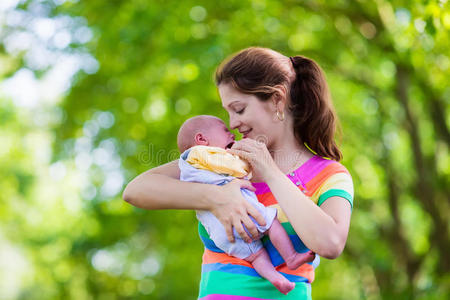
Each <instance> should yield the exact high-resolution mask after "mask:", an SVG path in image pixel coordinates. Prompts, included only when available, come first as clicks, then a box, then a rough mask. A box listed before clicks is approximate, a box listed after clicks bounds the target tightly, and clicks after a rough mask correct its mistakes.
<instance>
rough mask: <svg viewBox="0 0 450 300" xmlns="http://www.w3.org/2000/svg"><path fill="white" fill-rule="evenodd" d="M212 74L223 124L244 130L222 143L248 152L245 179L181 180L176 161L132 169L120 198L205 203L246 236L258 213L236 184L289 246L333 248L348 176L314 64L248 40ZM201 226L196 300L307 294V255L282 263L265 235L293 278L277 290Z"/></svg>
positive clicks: (345, 210) (347, 204) (347, 209)
mask: <svg viewBox="0 0 450 300" xmlns="http://www.w3.org/2000/svg"><path fill="white" fill-rule="evenodd" d="M216 83H217V86H218V89H219V93H220V97H221V100H222V106H223V107H224V108H225V109H226V110H227V112H228V114H229V117H230V127H231V128H232V129H238V130H239V132H241V133H242V134H243V139H242V140H241V141H237V142H235V143H234V145H233V146H232V148H231V149H230V150H229V151H230V152H231V153H233V154H237V155H239V156H241V157H243V158H244V159H246V160H247V161H249V163H250V164H251V166H252V168H253V174H254V177H253V178H252V181H253V185H252V184H250V183H249V182H247V181H244V180H235V181H232V182H231V183H229V184H227V185H224V186H215V185H205V184H199V183H188V182H181V181H179V180H178V179H179V169H178V166H177V162H176V161H174V162H170V163H168V164H165V165H162V166H159V167H156V168H154V169H151V170H149V171H147V172H145V173H143V174H141V175H139V176H138V177H136V178H135V179H134V180H133V181H132V182H131V183H130V184H129V185H128V186H127V187H126V189H125V191H124V199H125V200H126V201H127V202H129V203H131V204H133V205H135V206H137V207H141V208H146V209H199V210H209V211H211V212H212V213H213V214H214V215H216V216H217V218H218V219H219V220H220V221H221V222H222V224H223V225H224V227H225V229H226V231H227V235H228V237H229V239H230V241H232V240H233V234H232V230H233V228H234V229H235V230H236V231H237V232H238V233H239V235H240V236H241V237H242V238H243V239H245V240H247V241H250V239H251V237H250V235H249V234H247V232H246V230H244V227H245V228H246V229H247V231H248V232H249V233H250V234H251V235H252V236H253V235H254V236H257V231H256V228H255V226H254V223H253V221H252V220H251V218H250V217H249V215H250V216H252V217H253V218H254V219H255V220H256V221H257V222H258V223H262V224H263V223H264V220H263V219H262V217H261V216H260V215H259V214H258V213H257V212H256V211H255V209H254V208H253V207H252V206H251V205H249V204H248V203H247V202H246V201H245V200H244V198H243V197H242V196H241V192H240V188H250V189H253V190H255V189H256V191H255V192H256V194H257V196H258V200H259V201H260V202H261V203H263V204H264V205H265V206H273V207H276V208H277V209H278V218H279V220H280V222H281V223H282V224H283V226H284V228H285V229H286V231H287V232H288V234H289V235H290V238H291V240H292V242H293V243H294V245H295V247H296V250H297V251H299V252H306V251H308V250H309V249H310V250H312V251H313V252H315V253H316V254H317V255H319V256H322V257H325V258H329V259H334V258H336V257H338V256H339V255H340V253H341V252H342V250H343V249H344V246H345V243H346V240H347V234H348V229H349V226H350V216H351V209H352V205H353V184H352V180H351V177H350V175H349V173H348V172H347V170H346V169H345V168H344V167H343V166H342V165H341V164H340V163H338V161H339V160H340V159H341V152H340V151H339V149H338V147H337V146H336V144H335V142H334V133H335V127H336V117H335V114H334V112H333V107H332V104H331V100H330V97H329V94H328V88H327V84H326V81H325V78H324V75H323V73H322V71H321V69H320V68H319V66H318V65H317V64H316V63H315V62H314V61H312V60H310V59H308V58H305V57H301V56H295V57H285V56H283V55H282V54H280V53H278V52H276V51H273V50H270V49H265V48H248V49H244V50H242V51H241V52H239V53H237V54H236V55H234V56H233V57H231V59H229V60H228V61H226V62H225V63H224V64H222V66H221V67H219V69H218V70H217V72H216ZM310 149H311V150H312V151H313V152H312V151H310ZM324 157H326V158H328V159H325V158H324ZM285 174H288V175H285ZM252 186H253V187H254V188H253V187H252ZM199 231H200V236H201V238H202V240H203V242H204V244H205V252H204V254H203V263H202V279H201V282H200V293H199V298H200V299H208V300H210V299H248V298H245V297H253V299H255V298H256V299H257V298H264V299H310V298H311V288H310V283H311V282H312V281H313V280H314V267H313V266H312V265H311V264H304V265H302V266H301V267H300V268H298V269H297V270H289V269H287V268H286V266H285V264H283V261H282V259H281V258H280V256H279V254H278V253H277V252H276V250H274V248H273V246H272V244H271V243H270V240H268V239H266V240H263V242H264V245H265V247H266V249H267V251H268V252H269V254H270V256H271V259H272V262H273V264H274V265H275V266H277V270H278V271H280V272H282V273H284V274H285V276H286V277H287V278H288V279H289V280H291V281H293V282H295V283H296V287H295V289H294V290H293V291H292V292H290V293H289V294H288V295H287V296H284V295H282V294H281V293H279V292H278V291H277V290H276V289H275V288H274V287H273V286H272V285H271V284H270V283H269V282H268V281H266V280H264V279H262V278H261V277H259V276H258V275H257V274H256V272H254V270H253V269H252V268H251V265H250V264H248V263H246V262H245V261H242V260H239V259H237V258H233V257H230V256H227V255H226V254H224V253H221V252H220V250H218V249H217V248H216V247H215V245H214V243H212V241H211V240H210V239H209V238H208V235H207V233H206V232H205V231H204V229H203V228H202V227H201V226H199Z"/></svg>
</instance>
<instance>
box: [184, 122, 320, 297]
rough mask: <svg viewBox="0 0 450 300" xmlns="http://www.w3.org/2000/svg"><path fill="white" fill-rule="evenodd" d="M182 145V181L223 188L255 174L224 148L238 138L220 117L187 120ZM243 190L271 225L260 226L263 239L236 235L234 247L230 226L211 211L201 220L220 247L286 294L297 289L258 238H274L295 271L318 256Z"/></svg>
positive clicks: (200, 214) (202, 214) (202, 213)
mask: <svg viewBox="0 0 450 300" xmlns="http://www.w3.org/2000/svg"><path fill="white" fill-rule="evenodd" d="M177 142H178V148H179V150H180V152H181V153H182V154H181V156H180V160H179V167H180V171H181V174H180V179H181V180H183V181H192V182H201V183H209V184H216V185H223V184H226V183H228V182H230V181H231V180H233V179H235V178H236V177H238V178H243V177H246V178H247V179H248V177H249V176H251V175H250V167H249V165H248V164H247V163H246V162H245V161H244V160H242V159H240V158H239V157H238V156H236V155H232V154H230V153H228V152H227V151H226V150H225V149H227V148H230V147H231V146H232V145H233V143H234V135H233V134H231V133H230V132H229V131H228V128H227V126H226V125H225V124H224V122H223V121H222V120H221V119H219V118H217V117H214V116H208V115H201V116H196V117H193V118H190V119H188V120H187V121H186V122H185V123H184V124H183V125H182V126H181V128H180V130H179V132H178V138H177ZM241 192H242V195H243V196H244V198H245V199H246V200H247V201H249V202H250V203H251V204H252V205H253V206H254V207H255V208H256V209H257V210H258V211H259V212H260V213H261V215H262V216H263V217H264V219H265V221H266V226H261V225H259V224H257V223H256V222H255V225H256V227H257V229H258V231H259V232H260V236H259V237H257V238H258V239H256V240H253V241H252V242H251V243H246V242H245V241H244V240H242V238H241V237H240V236H239V235H238V234H237V232H236V231H234V236H235V243H230V242H229V241H228V238H227V236H226V232H225V228H224V227H223V225H222V224H221V223H220V221H219V220H218V219H217V218H216V217H215V216H214V215H213V214H212V213H211V212H209V211H197V212H196V214H197V218H198V220H199V221H200V222H201V223H202V225H203V226H204V227H205V229H206V231H207V232H208V234H209V236H210V238H211V239H212V240H213V242H214V244H215V245H216V246H217V247H218V248H219V249H221V250H222V251H224V252H225V253H227V254H228V255H232V256H235V257H238V258H240V259H244V260H245V261H247V262H249V263H251V264H252V266H253V267H254V269H255V270H256V272H258V274H260V275H261V276H262V277H264V278H266V279H267V280H269V281H270V282H271V283H272V284H273V285H274V286H275V287H276V288H277V289H278V290H279V291H280V292H281V293H283V294H287V293H289V292H290V291H291V290H292V289H293V288H294V287H295V283H293V282H290V281H289V280H288V279H286V278H285V277H284V276H283V275H282V274H281V273H279V272H277V271H276V270H275V267H274V266H273V265H272V262H271V260H270V257H269V255H268V254H267V252H266V250H265V248H264V247H263V245H262V243H261V241H260V240H259V238H261V236H262V235H263V234H268V235H269V238H270V240H271V242H272V243H273V245H274V246H275V248H276V249H277V250H278V252H279V253H280V255H281V257H282V258H283V259H284V261H285V262H286V265H287V267H288V268H289V269H296V268H298V267H299V266H300V265H302V264H304V263H306V262H310V261H312V260H313V259H314V256H315V255H314V253H313V252H311V251H309V252H306V253H298V252H296V251H295V249H294V247H293V245H292V243H291V241H290V239H289V236H288V235H287V233H286V231H285V230H284V228H283V226H282V225H281V224H280V222H279V221H278V219H277V218H276V214H277V211H276V209H275V208H271V207H265V206H264V205H262V204H261V203H259V202H258V199H257V197H256V195H255V193H253V192H252V191H250V190H248V189H241ZM253 238H254V239H255V237H253Z"/></svg>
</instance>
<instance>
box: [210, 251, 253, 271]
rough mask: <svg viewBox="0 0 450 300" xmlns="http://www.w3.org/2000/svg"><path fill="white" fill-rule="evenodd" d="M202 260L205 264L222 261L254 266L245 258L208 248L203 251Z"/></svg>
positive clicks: (223, 262)
mask: <svg viewBox="0 0 450 300" xmlns="http://www.w3.org/2000/svg"><path fill="white" fill-rule="evenodd" d="M202 261H203V264H214V263H221V264H233V265H241V266H246V267H250V268H253V267H252V265H251V264H250V263H249V262H246V261H245V260H243V259H239V258H237V257H233V256H229V255H228V254H226V253H218V252H214V251H211V250H208V249H205V252H204V253H203V258H202Z"/></svg>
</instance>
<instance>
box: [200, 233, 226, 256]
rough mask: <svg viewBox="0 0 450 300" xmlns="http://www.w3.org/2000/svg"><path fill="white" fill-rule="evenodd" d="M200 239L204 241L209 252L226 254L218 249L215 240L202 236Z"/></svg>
mask: <svg viewBox="0 0 450 300" xmlns="http://www.w3.org/2000/svg"><path fill="white" fill-rule="evenodd" d="M200 238H201V239H202V242H203V244H204V245H205V248H206V249H208V250H211V251H213V252H218V253H225V252H224V251H222V250H221V249H220V248H218V247H217V246H216V244H214V242H213V240H211V239H208V238H207V237H204V236H202V235H200Z"/></svg>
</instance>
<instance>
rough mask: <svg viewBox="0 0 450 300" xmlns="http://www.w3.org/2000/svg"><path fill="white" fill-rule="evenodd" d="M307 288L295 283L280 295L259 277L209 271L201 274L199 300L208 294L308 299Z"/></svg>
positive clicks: (304, 285) (302, 283) (303, 284)
mask: <svg viewBox="0 0 450 300" xmlns="http://www.w3.org/2000/svg"><path fill="white" fill-rule="evenodd" d="M310 293H311V292H310V289H309V286H308V285H307V284H306V283H304V282H297V283H296V286H295V288H294V289H293V290H292V291H291V292H290V293H289V294H288V295H286V296H285V295H283V294H282V293H280V292H279V291H278V290H277V289H276V288H275V287H274V286H273V285H272V284H271V283H270V282H269V281H268V280H266V279H264V278H261V277H254V276H247V275H242V274H233V273H227V272H220V271H211V272H207V273H203V274H202V280H201V281H200V295H199V298H201V297H205V296H207V295H210V294H222V295H235V296H247V297H255V298H261V299H285V300H287V299H296V300H306V299H310Z"/></svg>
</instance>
